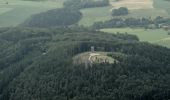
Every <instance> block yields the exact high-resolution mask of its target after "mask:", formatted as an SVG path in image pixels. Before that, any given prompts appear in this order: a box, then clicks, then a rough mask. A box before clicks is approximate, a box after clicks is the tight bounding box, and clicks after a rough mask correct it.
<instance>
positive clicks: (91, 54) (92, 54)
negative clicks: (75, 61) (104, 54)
mask: <svg viewBox="0 0 170 100" xmlns="http://www.w3.org/2000/svg"><path fill="white" fill-rule="evenodd" d="M99 55H100V54H98V53H90V56H89V59H88V60H89V61H90V62H91V63H93V61H92V59H91V58H92V57H94V56H99Z"/></svg>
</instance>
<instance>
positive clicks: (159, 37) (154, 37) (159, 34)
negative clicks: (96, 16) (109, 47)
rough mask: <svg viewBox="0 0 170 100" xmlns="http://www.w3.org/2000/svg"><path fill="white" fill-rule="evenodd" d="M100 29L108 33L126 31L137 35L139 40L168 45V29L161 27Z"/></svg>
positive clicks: (169, 40)
mask: <svg viewBox="0 0 170 100" xmlns="http://www.w3.org/2000/svg"><path fill="white" fill-rule="evenodd" d="M100 31H104V32H108V33H117V32H119V33H126V32H127V33H128V34H132V35H136V36H138V37H139V39H140V41H146V42H150V43H154V44H158V45H161V46H166V47H170V44H169V43H170V35H168V31H165V30H163V29H154V30H152V29H149V30H145V29H142V28H137V29H136V28H135V29H133V28H111V29H101V30H100Z"/></svg>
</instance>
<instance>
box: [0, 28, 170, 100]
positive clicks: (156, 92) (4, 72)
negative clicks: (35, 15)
mask: <svg viewBox="0 0 170 100" xmlns="http://www.w3.org/2000/svg"><path fill="white" fill-rule="evenodd" d="M0 43H1V45H0V49H1V52H0V58H1V60H0V65H1V68H0V74H1V76H0V81H1V82H0V97H1V100H35V99H36V100H56V99H57V100H87V99H88V100H103V99H105V100H118V99H122V100H139V99H141V100H160V99H166V98H169V94H170V91H169V89H170V87H169V84H170V81H169V77H170V63H169V60H170V50H169V49H167V48H164V47H160V46H155V45H151V44H148V43H143V42H139V41H138V38H137V37H136V36H133V35H128V34H115V35H114V34H107V33H103V32H97V31H90V30H87V29H85V28H80V27H79V28H57V29H38V28H23V27H21V28H20V27H18V28H3V29H0ZM91 46H95V47H103V48H104V49H102V50H104V51H105V52H106V51H107V52H110V54H109V55H108V56H110V57H113V58H115V59H117V60H118V61H119V62H118V63H114V64H107V63H106V64H94V65H93V67H89V68H85V65H83V64H82V65H75V64H73V62H72V57H74V56H75V55H76V54H79V53H83V52H87V51H89V50H90V47H91ZM96 50H99V51H100V49H96ZM155 54H156V55H155Z"/></svg>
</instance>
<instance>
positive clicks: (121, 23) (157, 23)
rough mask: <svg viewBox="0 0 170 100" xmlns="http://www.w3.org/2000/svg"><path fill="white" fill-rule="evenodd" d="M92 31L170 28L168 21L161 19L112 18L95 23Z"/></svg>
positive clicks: (167, 19)
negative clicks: (125, 28) (115, 28)
mask: <svg viewBox="0 0 170 100" xmlns="http://www.w3.org/2000/svg"><path fill="white" fill-rule="evenodd" d="M92 27H93V28H94V29H102V28H114V27H143V28H167V29H169V28H170V19H169V18H163V17H156V18H155V19H151V18H113V19H111V20H108V21H104V22H102V21H100V22H95V23H94V24H93V26H92Z"/></svg>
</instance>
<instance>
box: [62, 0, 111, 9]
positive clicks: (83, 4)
mask: <svg viewBox="0 0 170 100" xmlns="http://www.w3.org/2000/svg"><path fill="white" fill-rule="evenodd" d="M109 4H110V3H109V0H69V1H66V2H65V3H64V6H65V7H68V8H76V9H83V8H93V7H104V6H109Z"/></svg>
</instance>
